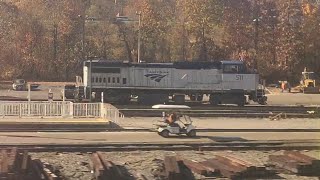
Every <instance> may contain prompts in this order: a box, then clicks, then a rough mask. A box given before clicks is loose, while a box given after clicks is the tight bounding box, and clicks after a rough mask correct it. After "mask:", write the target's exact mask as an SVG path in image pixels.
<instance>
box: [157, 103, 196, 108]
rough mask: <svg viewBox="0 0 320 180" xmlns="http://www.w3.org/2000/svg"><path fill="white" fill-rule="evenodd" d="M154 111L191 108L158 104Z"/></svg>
mask: <svg viewBox="0 0 320 180" xmlns="http://www.w3.org/2000/svg"><path fill="white" fill-rule="evenodd" d="M152 109H190V107H189V106H186V105H166V104H157V105H153V106H152Z"/></svg>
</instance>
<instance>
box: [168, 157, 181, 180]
mask: <svg viewBox="0 0 320 180" xmlns="http://www.w3.org/2000/svg"><path fill="white" fill-rule="evenodd" d="M164 167H165V173H166V174H165V175H166V177H167V178H168V180H180V179H181V180H182V174H181V172H180V168H179V165H178V162H177V159H176V157H175V156H165V157H164Z"/></svg>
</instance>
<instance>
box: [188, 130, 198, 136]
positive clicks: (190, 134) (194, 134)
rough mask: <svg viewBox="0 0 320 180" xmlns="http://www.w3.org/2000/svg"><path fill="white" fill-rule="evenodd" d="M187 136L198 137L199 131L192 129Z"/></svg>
mask: <svg viewBox="0 0 320 180" xmlns="http://www.w3.org/2000/svg"><path fill="white" fill-rule="evenodd" d="M187 136H189V137H196V136H197V132H196V130H194V129H193V130H191V131H189V132H188V133H187Z"/></svg>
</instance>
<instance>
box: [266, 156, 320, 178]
mask: <svg viewBox="0 0 320 180" xmlns="http://www.w3.org/2000/svg"><path fill="white" fill-rule="evenodd" d="M269 163H270V164H272V165H275V166H276V167H279V168H281V169H285V170H287V171H291V172H293V173H296V174H297V175H301V176H320V160H319V159H316V158H313V157H310V156H307V155H305V154H302V153H300V152H297V151H285V152H284V154H283V155H269Z"/></svg>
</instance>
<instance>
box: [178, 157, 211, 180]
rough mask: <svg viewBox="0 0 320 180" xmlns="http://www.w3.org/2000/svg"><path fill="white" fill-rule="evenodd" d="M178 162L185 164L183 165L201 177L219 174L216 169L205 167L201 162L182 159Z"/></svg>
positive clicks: (179, 158)
mask: <svg viewBox="0 0 320 180" xmlns="http://www.w3.org/2000/svg"><path fill="white" fill-rule="evenodd" d="M177 161H178V162H181V163H183V165H185V166H186V167H187V168H189V169H190V170H191V171H192V172H195V173H197V174H200V175H204V176H208V175H211V174H213V173H216V172H217V170H216V169H214V168H211V167H208V166H205V165H203V164H201V163H200V162H197V161H194V160H188V159H184V158H182V157H177Z"/></svg>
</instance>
